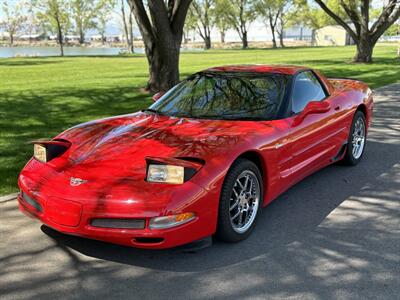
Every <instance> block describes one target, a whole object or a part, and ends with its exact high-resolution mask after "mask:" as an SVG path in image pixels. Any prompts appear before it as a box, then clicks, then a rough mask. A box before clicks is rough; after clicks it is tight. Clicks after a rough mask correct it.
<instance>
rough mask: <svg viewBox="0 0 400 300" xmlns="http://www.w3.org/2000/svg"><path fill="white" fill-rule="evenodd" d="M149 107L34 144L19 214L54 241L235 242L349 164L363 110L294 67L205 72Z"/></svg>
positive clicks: (349, 94)
mask: <svg viewBox="0 0 400 300" xmlns="http://www.w3.org/2000/svg"><path fill="white" fill-rule="evenodd" d="M154 100H155V103H154V104H152V105H151V106H150V107H149V108H148V109H145V110H143V111H141V112H136V113H133V114H128V115H124V116H117V117H112V118H107V119H102V120H97V121H92V122H88V123H84V124H81V125H78V126H75V127H73V128H71V129H68V130H67V131H65V132H63V133H61V134H60V135H58V136H57V137H55V138H54V139H52V140H49V141H37V142H34V156H33V158H32V159H31V160H30V161H29V162H28V163H27V165H26V166H25V167H24V169H23V170H22V172H21V174H20V176H19V186H20V189H21V193H20V195H19V198H18V200H19V206H20V209H21V210H22V211H23V212H25V213H26V214H28V215H30V216H34V217H36V218H38V219H39V220H41V221H42V222H43V223H45V224H46V225H47V226H49V227H51V228H53V229H55V230H58V231H60V232H63V233H66V234H72V235H78V236H82V237H87V238H92V239H98V240H102V241H107V242H111V243H117V244H122V245H127V246H134V247H141V248H169V247H174V246H178V245H182V244H186V243H189V242H192V241H196V240H200V239H202V238H205V237H209V236H211V235H214V234H215V235H216V236H217V237H219V238H220V239H222V240H224V241H228V242H237V241H240V240H243V239H245V238H246V237H248V236H249V234H250V233H251V232H252V230H253V228H254V226H255V223H256V219H257V216H258V214H259V211H260V209H261V207H263V206H266V205H268V204H269V203H270V202H271V201H272V200H273V199H275V198H276V197H277V196H278V195H279V194H281V193H282V192H283V191H285V190H287V189H288V188H289V187H290V186H292V185H294V184H295V183H296V182H298V181H299V180H301V179H302V178H304V177H306V176H307V175H310V174H311V173H313V172H315V171H317V170H318V169H321V168H323V167H325V166H327V165H329V164H332V163H335V162H338V161H343V162H345V163H347V164H349V165H356V164H357V163H358V162H359V161H360V160H361V158H362V155H363V151H364V148H365V142H366V135H367V129H368V127H369V125H370V124H371V118H372V109H373V100H372V95H371V90H370V89H369V88H368V86H367V85H366V84H364V83H362V82H360V81H357V80H350V79H327V78H325V77H324V76H323V75H321V74H320V73H318V72H316V71H314V70H311V69H309V68H305V67H296V66H267V65H242V66H224V67H215V68H211V69H207V70H205V71H202V72H198V73H196V74H194V75H192V76H190V77H188V78H187V79H185V80H183V81H182V82H181V83H179V84H178V85H176V86H175V87H174V88H172V89H171V90H169V91H168V92H166V93H165V94H164V95H160V94H157V95H156V96H155V97H154ZM288 213H290V212H288Z"/></svg>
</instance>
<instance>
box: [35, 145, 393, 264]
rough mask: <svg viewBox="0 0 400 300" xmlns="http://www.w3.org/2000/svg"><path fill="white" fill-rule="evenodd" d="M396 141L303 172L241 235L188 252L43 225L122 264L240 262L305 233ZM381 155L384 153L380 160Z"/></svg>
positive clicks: (352, 191) (369, 180)
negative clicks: (349, 161)
mask: <svg viewBox="0 0 400 300" xmlns="http://www.w3.org/2000/svg"><path fill="white" fill-rule="evenodd" d="M399 152H400V145H397V144H385V143H380V142H376V141H369V143H368V148H367V149H366V152H365V154H364V159H363V161H362V162H361V163H360V164H359V165H357V166H356V167H346V166H342V165H339V164H336V165H332V166H329V167H327V168H325V169H322V170H320V171H319V172H317V173H315V174H313V175H311V176H309V177H307V178H306V179H305V180H303V181H302V182H300V183H298V184H297V185H295V186H293V187H292V188H291V189H289V190H288V191H287V192H285V193H284V194H282V195H281V196H279V197H278V198H277V199H276V200H275V201H273V202H272V203H271V204H270V205H269V206H268V207H266V208H264V209H263V210H262V212H261V215H260V216H259V219H258V223H257V226H256V228H255V230H254V232H253V234H252V235H251V236H250V237H249V238H248V239H247V240H245V241H243V242H240V243H237V244H227V243H222V242H219V241H216V240H214V242H213V245H212V247H209V248H206V249H203V250H201V251H197V252H195V253H187V252H185V251H182V249H180V248H179V247H178V248H175V249H169V250H143V249H136V248H130V247H124V246H119V245H113V244H109V243H104V242H100V241H95V240H89V239H85V238H80V237H76V236H69V235H65V234H62V233H59V232H57V231H54V230H52V229H50V228H48V227H46V226H44V225H43V226H42V227H41V229H42V231H43V232H44V233H45V234H47V235H48V236H49V237H51V238H52V239H53V240H54V241H55V242H56V244H58V245H60V246H62V247H68V248H71V249H73V250H75V251H78V252H80V253H82V254H84V255H87V256H90V257H95V258H99V259H103V260H108V261H113V262H118V263H122V264H127V265H134V266H141V267H146V268H151V269H156V270H171V271H175V272H187V271H204V270H209V269H214V268H219V267H221V266H227V265H232V264H236V263H239V262H241V261H243V260H248V259H251V258H252V257H257V256H259V255H263V254H265V253H268V252H270V251H272V250H275V249H276V248H279V247H282V246H286V245H288V244H290V243H292V242H294V241H301V240H302V239H306V238H307V236H308V234H309V233H310V232H312V231H313V230H314V229H315V228H316V227H317V226H318V225H319V224H320V223H321V222H322V221H323V220H324V219H325V218H326V217H327V215H329V214H330V213H331V212H332V211H333V210H334V209H335V208H336V207H338V206H339V205H340V204H341V203H342V202H343V201H345V200H346V199H347V198H348V197H349V196H351V195H357V194H358V193H359V192H360V190H361V189H362V188H363V187H364V186H366V185H367V184H373V183H374V181H376V178H377V177H378V176H379V175H381V174H382V173H384V172H385V171H387V170H389V169H390V168H391V167H392V166H393V165H394V164H395V163H397V162H398V157H396V156H388V155H385V153H399ZM380 157H386V158H387V159H385V160H382V159H379V158H380Z"/></svg>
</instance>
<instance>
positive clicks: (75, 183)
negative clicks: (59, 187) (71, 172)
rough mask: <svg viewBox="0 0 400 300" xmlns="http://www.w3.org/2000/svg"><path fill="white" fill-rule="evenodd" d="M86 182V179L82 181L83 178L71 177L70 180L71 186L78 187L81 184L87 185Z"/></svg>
mask: <svg viewBox="0 0 400 300" xmlns="http://www.w3.org/2000/svg"><path fill="white" fill-rule="evenodd" d="M86 182H87V180H84V179H81V178H75V177H71V178H70V180H69V184H70V185H71V186H78V185H81V184H83V183H86Z"/></svg>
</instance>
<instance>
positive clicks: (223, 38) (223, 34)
mask: <svg viewBox="0 0 400 300" xmlns="http://www.w3.org/2000/svg"><path fill="white" fill-rule="evenodd" d="M220 34H221V43H222V44H225V31H222V30H221V31H220Z"/></svg>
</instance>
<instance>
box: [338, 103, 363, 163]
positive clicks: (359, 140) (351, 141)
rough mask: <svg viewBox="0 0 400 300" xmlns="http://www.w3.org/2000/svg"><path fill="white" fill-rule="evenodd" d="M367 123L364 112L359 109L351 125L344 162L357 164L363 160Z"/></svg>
mask: <svg viewBox="0 0 400 300" xmlns="http://www.w3.org/2000/svg"><path fill="white" fill-rule="evenodd" d="M366 124H367V123H366V121H365V115H364V113H363V112H361V111H357V112H356V113H355V114H354V118H353V122H352V124H351V127H350V133H349V138H348V142H347V149H346V154H345V156H344V159H343V162H344V163H345V164H347V165H350V166H355V165H356V164H358V163H359V162H360V161H361V158H362V156H363V154H364V149H365V144H366V142H367V126H366Z"/></svg>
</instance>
